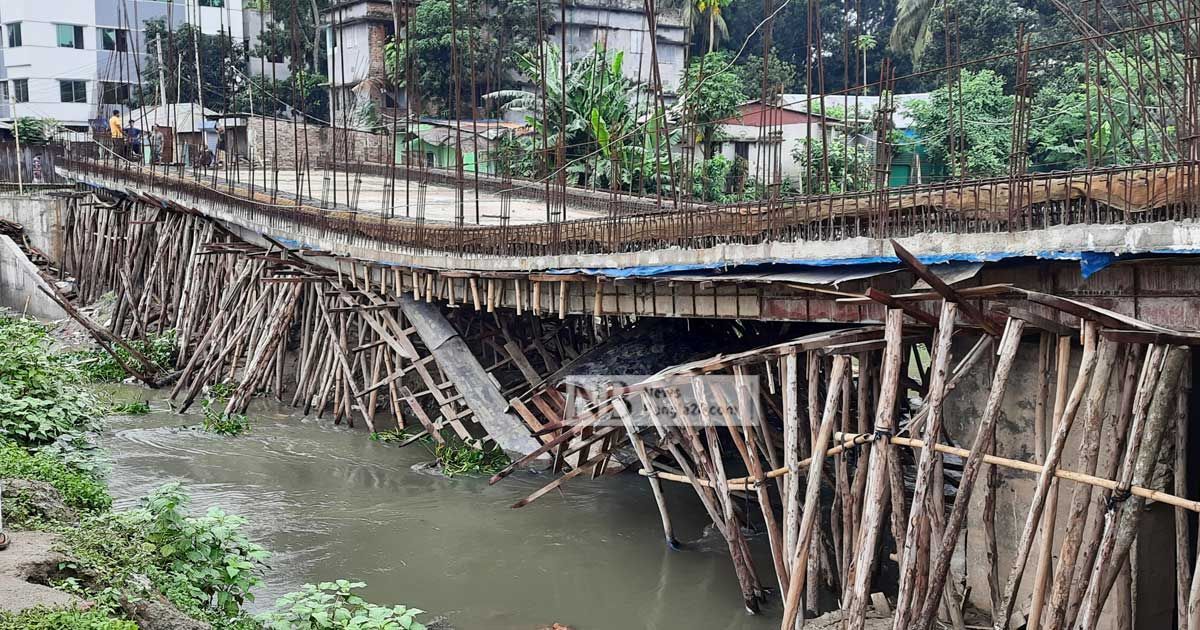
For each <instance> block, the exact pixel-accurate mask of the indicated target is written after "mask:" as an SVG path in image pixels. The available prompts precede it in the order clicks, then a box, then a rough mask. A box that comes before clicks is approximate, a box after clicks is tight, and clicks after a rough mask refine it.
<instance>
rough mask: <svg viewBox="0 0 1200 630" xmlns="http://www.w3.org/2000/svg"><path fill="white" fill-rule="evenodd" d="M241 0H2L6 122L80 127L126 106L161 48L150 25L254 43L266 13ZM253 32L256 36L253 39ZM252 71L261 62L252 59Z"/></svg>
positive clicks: (0, 82) (0, 77)
mask: <svg viewBox="0 0 1200 630" xmlns="http://www.w3.org/2000/svg"><path fill="white" fill-rule="evenodd" d="M242 5H243V0H3V1H2V2H0V120H12V119H13V109H14V108H15V109H16V114H17V115H18V116H35V117H42V118H53V119H55V120H58V121H59V122H61V123H62V124H64V125H66V126H68V127H72V128H78V129H82V128H83V127H85V126H86V125H87V121H88V120H89V119H94V118H97V117H98V115H100V114H101V112H102V111H107V110H110V109H121V108H122V107H121V106H123V105H126V104H128V102H129V94H130V93H131V92H132V91H134V86H135V85H136V84H137V83H138V82H139V79H140V78H141V76H140V75H141V73H142V72H144V71H145V70H146V67H147V61H148V59H149V58H150V57H151V56H153V55H154V54H155V53H156V46H155V44H156V42H154V41H146V37H145V29H146V24H147V23H148V22H150V21H152V20H165V21H168V22H169V23H170V24H171V25H172V28H178V27H180V26H182V25H184V24H191V25H192V26H194V27H199V29H200V31H201V32H203V33H205V34H209V35H216V34H229V35H231V36H232V38H233V40H234V41H235V42H239V43H248V44H252V43H253V39H254V38H253V36H254V35H255V34H256V33H257V31H256V30H253V29H255V28H257V27H254V26H252V25H256V24H259V19H260V16H259V15H258V13H257V12H255V11H251V10H249V9H246V10H243V6H242ZM247 37H250V41H249V42H248V41H247ZM250 65H251V68H255V69H257V68H261V67H262V66H263V64H262V63H261V61H260V62H258V63H255V60H252V61H251V64H250Z"/></svg>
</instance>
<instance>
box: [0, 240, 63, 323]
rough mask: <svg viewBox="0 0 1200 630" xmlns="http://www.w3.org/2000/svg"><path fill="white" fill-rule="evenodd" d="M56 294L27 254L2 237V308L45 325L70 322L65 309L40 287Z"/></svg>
mask: <svg viewBox="0 0 1200 630" xmlns="http://www.w3.org/2000/svg"><path fill="white" fill-rule="evenodd" d="M39 286H42V287H45V288H46V289H49V290H53V289H52V288H51V287H50V285H49V284H47V283H46V281H45V280H43V279H42V276H41V275H40V274H39V273H38V269H37V267H36V266H35V265H34V264H33V263H31V262H29V259H28V258H26V257H25V252H23V251H21V248H20V247H17V244H16V243H15V242H13V240H12V239H11V238H9V237H7V236H3V235H0V306H6V307H8V308H10V309H12V310H14V311H16V312H18V313H25V314H26V315H30V316H32V317H36V318H38V319H40V320H44V321H56V320H60V319H66V318H67V314H66V313H65V312H64V311H63V310H62V307H61V306H59V305H58V304H55V303H54V300H51V299H50V298H49V297H47V296H46V295H45V294H44V293H42V292H41V291H38V287H39Z"/></svg>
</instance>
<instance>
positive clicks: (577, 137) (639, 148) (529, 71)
mask: <svg viewBox="0 0 1200 630" xmlns="http://www.w3.org/2000/svg"><path fill="white" fill-rule="evenodd" d="M545 50H546V53H545V59H544V63H543V60H541V59H539V58H538V56H537V55H536V54H526V55H522V56H520V57H518V67H519V69H520V71H521V73H522V74H523V75H524V76H526V77H528V78H529V79H530V82H531V83H532V84H533V85H535V86H538V87H540V88H541V89H542V90H543V91H544V92H543V93H539V92H534V91H529V90H502V91H498V92H492V93H489V94H485V95H484V99H485V100H490V101H493V102H496V103H499V104H501V107H502V109H504V110H505V111H517V112H525V113H526V122H527V123H528V124H529V125H530V126H531V127H532V128H533V130H534V131H535V134H534V135H535V139H534V140H532V142H531V143H530V144H531V145H532V147H540V146H541V143H542V139H543V138H545V146H546V148H547V149H548V150H547V151H546V154H547V155H546V158H545V161H546V164H545V166H546V169H547V171H548V170H550V169H552V168H565V169H566V172H567V173H568V174H569V175H570V177H571V179H572V181H573V183H575V184H578V185H589V184H590V185H595V186H610V185H612V183H613V182H614V181H616V182H617V183H618V185H619V186H621V187H622V188H625V189H629V188H630V187H631V186H632V185H633V184H634V182H635V181H638V180H637V179H636V178H637V176H638V175H639V174H641V175H643V179H645V178H644V174H645V169H644V168H643V167H642V164H643V163H644V162H646V157H645V155H643V153H644V151H645V147H646V146H647V142H646V135H647V131H648V130H652V129H653V127H652V126H651V125H647V124H645V123H641V124H639V122H638V120H637V116H638V112H636V111H635V104H636V103H639V102H640V103H649V102H650V99H649V97H648V96H647V95H645V94H643V95H642V96H641V98H638V91H639V90H640V89H641V86H639V85H638V84H637V83H636V82H635V81H632V80H630V79H628V78H627V77H625V75H624V73H623V70H622V65H623V63H624V57H625V55H624V53H623V52H621V51H617V52H615V53H612V54H610V53H609V52H608V51H607V50H606V49H605V48H604V46H603V45H601V44H597V45H596V48H595V49H594V50H593V52H592V54H591V55H588V56H586V57H583V58H581V59H578V60H575V61H573V62H570V63H568V64H567V74H566V80H565V81H564V80H563V75H562V57H561V51H560V50H559V49H558V48H557V47H554V46H547V47H546V48H545ZM543 70H544V72H543ZM637 109H640V107H639V108H637ZM560 141H561V143H562V145H563V147H564V149H565V151H564V153H565V156H566V161H565V163H564V164H561V165H559V164H556V163H555V162H556V159H557V158H556V157H555V156H556V152H555V151H553V149H554V148H555V147H558V146H559V143H560ZM668 146H669V145H667V143H663V146H662V147H661V151H660V153H662V154H663V155H664V156H665V154H666V151H667V150H668V149H667V147H668ZM664 172H665V169H664Z"/></svg>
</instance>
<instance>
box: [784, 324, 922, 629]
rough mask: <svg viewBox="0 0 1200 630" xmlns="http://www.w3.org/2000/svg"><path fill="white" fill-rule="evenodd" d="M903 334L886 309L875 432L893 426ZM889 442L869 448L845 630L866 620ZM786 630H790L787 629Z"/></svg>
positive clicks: (858, 625)
mask: <svg viewBox="0 0 1200 630" xmlns="http://www.w3.org/2000/svg"><path fill="white" fill-rule="evenodd" d="M903 334H904V311H901V310H899V309H888V310H887V315H886V325H885V328H884V338H885V339H886V340H887V346H886V348H885V349H884V353H883V363H882V365H881V367H882V369H883V374H882V376H881V378H880V385H879V398H878V401H879V402H878V405H877V406H876V409H875V431H876V432H877V433H880V434H883V435H887V434H890V433H891V432H892V431H893V430H894V429H895V404H896V394H897V391H896V390H897V386H898V385H899V382H900V353H901V345H902V337H903ZM889 446H890V442H888V441H887V440H880V441H879V442H878V444H877V445H876V447H875V448H873V449H871V450H872V454H871V461H870V463H869V464H868V469H867V473H866V474H867V481H866V483H867V488H866V497H865V501H866V502H865V504H864V506H863V515H862V519H861V520H860V525H859V533H858V542H857V545H856V551H855V559H854V562H853V564H852V565H851V573H852V574H853V575H852V580H851V582H852V585H851V587H850V590H849V594H850V598H849V602H848V604H847V606H846V619H847V621H846V628H847V630H862V629H863V625H864V624H865V623H866V609H867V597H868V595H869V593H868V591H869V590H870V586H871V572H872V567H873V566H874V565H875V557H876V553H877V551H878V550H877V546H878V542H879V525H880V523H881V521H882V520H883V513H884V510H886V509H887V508H886V500H887V497H886V496H885V494H886V491H887V487H888V480H887V465H888V448H889ZM787 630H791V629H790V628H789V629H787Z"/></svg>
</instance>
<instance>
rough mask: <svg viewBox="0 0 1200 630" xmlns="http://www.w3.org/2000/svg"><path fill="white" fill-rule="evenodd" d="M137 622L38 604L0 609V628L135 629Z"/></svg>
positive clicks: (95, 611) (99, 612)
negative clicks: (18, 608) (18, 609)
mask: <svg viewBox="0 0 1200 630" xmlns="http://www.w3.org/2000/svg"><path fill="white" fill-rule="evenodd" d="M137 627H138V626H137V624H136V623H134V622H132V621H126V620H124V619H111V618H109V617H108V615H106V614H105V613H104V611H101V610H76V609H74V608H46V607H44V606H38V607H37V608H30V609H28V610H24V611H22V612H19V613H11V612H4V611H0V630H62V629H64V628H70V630H137Z"/></svg>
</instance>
